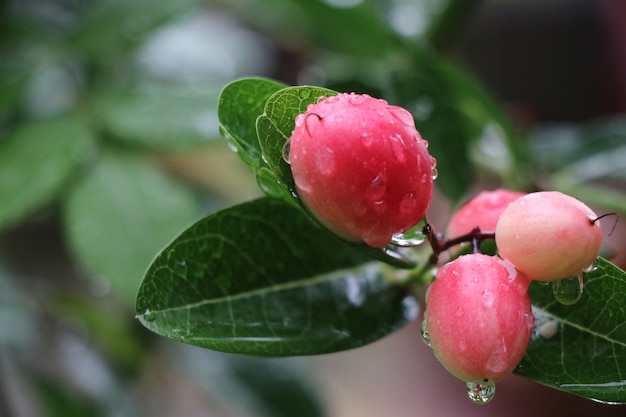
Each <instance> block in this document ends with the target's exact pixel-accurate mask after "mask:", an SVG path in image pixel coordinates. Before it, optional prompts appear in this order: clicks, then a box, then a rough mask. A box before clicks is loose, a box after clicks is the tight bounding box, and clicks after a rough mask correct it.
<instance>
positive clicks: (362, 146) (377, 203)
mask: <svg viewBox="0 0 626 417" xmlns="http://www.w3.org/2000/svg"><path fill="white" fill-rule="evenodd" d="M427 146H428V143H427V142H426V141H425V140H423V139H422V138H421V136H420V135H419V133H418V132H417V130H416V129H415V124H414V121H413V117H412V116H411V114H410V113H409V112H408V111H407V110H405V109H403V108H401V107H397V106H391V105H389V104H388V103H387V102H386V101H384V100H381V99H375V98H372V97H370V96H368V95H364V94H354V93H351V94H347V93H343V94H339V95H337V96H334V97H329V98H326V99H324V100H322V101H320V102H319V103H317V104H312V105H310V106H309V107H308V109H307V111H306V113H303V114H300V115H298V117H297V118H296V127H295V129H294V131H293V133H292V135H291V138H290V143H289V156H288V159H289V162H290V164H291V170H292V174H293V178H294V181H295V184H296V189H297V192H298V196H299V197H300V199H301V200H302V201H303V202H304V204H305V206H306V207H307V208H308V210H309V211H310V212H311V213H312V214H313V215H314V216H315V217H316V218H317V219H318V220H319V221H320V222H321V223H322V224H324V225H325V226H326V227H327V228H329V229H330V230H332V231H333V232H335V233H336V234H337V235H339V236H341V237H342V238H344V239H346V240H349V241H364V242H365V243H366V244H368V245H369V246H372V247H382V246H384V245H386V244H387V243H389V242H390V240H391V238H392V236H393V235H394V234H397V233H402V232H404V231H406V230H408V229H410V228H411V227H412V226H414V225H416V224H417V223H419V221H420V220H421V219H422V218H423V217H424V214H425V212H426V209H427V208H428V206H429V205H430V202H431V198H432V191H433V170H434V167H435V160H434V158H432V157H431V156H430V154H429V153H428V149H427Z"/></svg>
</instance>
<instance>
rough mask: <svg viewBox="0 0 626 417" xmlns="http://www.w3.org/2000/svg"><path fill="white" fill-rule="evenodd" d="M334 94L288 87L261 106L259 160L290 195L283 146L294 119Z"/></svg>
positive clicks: (318, 88)
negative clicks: (320, 100)
mask: <svg viewBox="0 0 626 417" xmlns="http://www.w3.org/2000/svg"><path fill="white" fill-rule="evenodd" d="M334 95H337V92H335V91H332V90H329V89H326V88H321V87H308V86H299V87H288V88H284V89H282V90H280V91H278V92H276V93H274V94H273V95H272V96H271V97H270V98H269V99H268V100H267V102H266V103H265V109H264V110H265V111H264V113H263V115H261V116H259V118H258V119H257V122H256V130H257V135H258V137H259V143H260V144H261V150H262V151H263V157H264V159H265V161H266V162H267V165H269V167H270V169H271V170H272V171H273V172H274V174H276V177H277V178H278V180H279V181H280V182H281V183H282V184H284V185H285V186H286V187H287V188H288V189H289V190H290V191H291V192H293V191H295V185H294V182H293V178H292V176H291V168H290V167H289V164H288V163H287V162H285V160H284V159H283V146H284V144H285V142H287V140H288V139H289V137H291V132H292V131H293V129H294V128H295V127H296V122H295V120H296V116H297V115H298V114H300V113H304V112H305V111H306V109H307V107H308V105H309V104H313V103H316V102H317V100H318V98H319V97H331V96H334Z"/></svg>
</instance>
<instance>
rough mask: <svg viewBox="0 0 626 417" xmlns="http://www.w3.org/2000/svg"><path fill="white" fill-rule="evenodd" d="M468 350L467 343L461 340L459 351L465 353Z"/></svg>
mask: <svg viewBox="0 0 626 417" xmlns="http://www.w3.org/2000/svg"><path fill="white" fill-rule="evenodd" d="M466 350H467V343H465V340H461V341H460V342H459V351H460V352H465V351H466Z"/></svg>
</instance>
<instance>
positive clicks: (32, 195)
mask: <svg viewBox="0 0 626 417" xmlns="http://www.w3.org/2000/svg"><path fill="white" fill-rule="evenodd" d="M93 150H94V138H93V135H92V132H91V131H90V130H89V129H88V128H87V127H86V126H84V125H83V124H82V123H81V122H80V121H78V120H76V119H72V118H62V119H48V120H41V121H32V122H28V123H25V124H23V125H21V126H19V127H18V128H17V129H16V130H14V131H13V132H11V133H10V134H9V137H7V138H6V139H5V140H4V141H2V142H1V143H0V202H1V203H0V229H2V228H4V227H7V226H10V225H11V224H14V223H16V222H19V221H21V220H23V219H24V218H26V217H27V216H29V215H31V214H33V213H34V212H35V211H36V210H37V209H39V208H41V207H42V206H44V205H45V204H46V203H48V202H50V201H51V200H52V199H54V198H55V197H56V196H57V195H58V194H59V193H60V192H61V191H62V190H63V188H64V187H65V186H66V184H67V182H68V180H69V179H70V178H71V177H72V174H74V173H76V171H77V169H78V168H79V167H80V165H81V164H82V163H84V162H85V160H86V158H87V157H88V156H90V155H91V154H92V152H93Z"/></svg>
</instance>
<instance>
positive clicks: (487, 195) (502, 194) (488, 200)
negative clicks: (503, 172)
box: [447, 188, 525, 238]
mask: <svg viewBox="0 0 626 417" xmlns="http://www.w3.org/2000/svg"><path fill="white" fill-rule="evenodd" d="M524 194H525V193H523V192H519V191H510V190H505V189H502V188H500V189H497V190H493V191H482V192H480V193H479V194H477V195H476V196H475V197H474V198H472V199H471V200H470V201H468V202H467V203H465V204H464V205H463V206H461V207H460V208H459V209H458V210H456V211H455V212H454V214H453V215H452V217H451V218H450V222H449V223H448V233H447V234H448V237H449V238H455V237H458V236H462V235H464V234H466V233H469V232H471V231H472V230H473V229H474V228H476V227H478V228H480V230H481V231H483V232H488V231H491V232H493V231H494V230H496V223H497V222H498V218H499V217H500V214H501V213H502V212H503V211H504V209H505V208H506V207H507V206H508V205H509V203H511V202H512V201H515V200H517V199H518V198H519V197H521V196H523V195H524Z"/></svg>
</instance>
